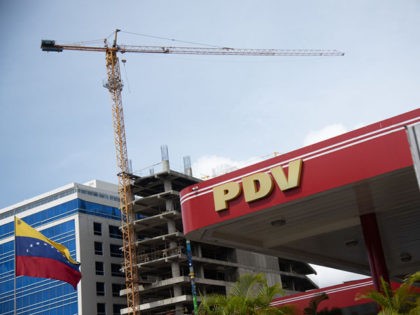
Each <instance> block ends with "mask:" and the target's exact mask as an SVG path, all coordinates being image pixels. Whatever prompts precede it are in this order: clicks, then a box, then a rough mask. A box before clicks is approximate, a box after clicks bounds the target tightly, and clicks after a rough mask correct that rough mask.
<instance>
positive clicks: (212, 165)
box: [192, 155, 262, 179]
mask: <svg viewBox="0 0 420 315" xmlns="http://www.w3.org/2000/svg"><path fill="white" fill-rule="evenodd" d="M261 159H262V158H255V157H253V158H250V159H247V160H245V161H235V160H232V159H231V158H228V157H224V156H219V155H205V156H202V157H200V158H198V159H197V161H195V162H194V163H193V164H192V169H193V175H194V176H195V177H197V178H203V179H204V178H209V177H215V176H218V175H222V174H226V173H229V172H232V171H234V170H237V169H239V168H242V167H245V166H247V165H250V164H253V163H257V162H258V161H260V160H261Z"/></svg>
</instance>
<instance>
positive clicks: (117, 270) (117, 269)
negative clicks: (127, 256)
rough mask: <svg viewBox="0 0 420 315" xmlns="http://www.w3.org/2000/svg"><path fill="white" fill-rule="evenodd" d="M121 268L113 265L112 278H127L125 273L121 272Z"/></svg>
mask: <svg viewBox="0 0 420 315" xmlns="http://www.w3.org/2000/svg"><path fill="white" fill-rule="evenodd" d="M120 268H121V266H120V265H118V264H111V276H114V277H125V275H124V273H123V272H121V270H120Z"/></svg>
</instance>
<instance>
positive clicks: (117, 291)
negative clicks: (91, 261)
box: [112, 283, 125, 296]
mask: <svg viewBox="0 0 420 315" xmlns="http://www.w3.org/2000/svg"><path fill="white" fill-rule="evenodd" d="M124 289H125V287H124V285H123V284H121V283H113V284H112V296H120V291H121V290H124Z"/></svg>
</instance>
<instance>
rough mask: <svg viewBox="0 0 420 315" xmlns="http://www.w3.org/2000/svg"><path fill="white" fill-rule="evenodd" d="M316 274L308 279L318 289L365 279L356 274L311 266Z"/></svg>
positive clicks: (363, 276)
mask: <svg viewBox="0 0 420 315" xmlns="http://www.w3.org/2000/svg"><path fill="white" fill-rule="evenodd" d="M311 266H312V267H313V268H314V269H315V270H316V272H317V275H309V278H310V279H311V280H312V281H314V282H315V283H316V284H317V285H318V286H319V287H320V288H325V287H328V286H331V285H336V284H342V283H344V282H346V281H352V280H359V279H364V278H367V276H365V275H360V274H357V273H352V272H347V271H342V270H338V269H333V268H327V267H323V266H318V265H311Z"/></svg>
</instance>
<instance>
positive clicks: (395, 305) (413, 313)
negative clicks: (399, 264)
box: [357, 271, 420, 315]
mask: <svg viewBox="0 0 420 315" xmlns="http://www.w3.org/2000/svg"><path fill="white" fill-rule="evenodd" d="M419 281H420V271H418V272H416V273H414V274H412V275H410V276H408V277H407V278H406V279H405V280H404V281H403V283H402V284H401V286H400V287H399V288H397V289H395V290H394V291H393V290H392V288H391V286H390V285H389V283H388V282H386V281H385V280H384V279H381V288H382V290H381V291H376V290H372V291H369V292H367V293H365V294H361V295H358V296H357V299H371V300H373V301H374V302H376V304H378V305H379V306H380V307H381V311H380V312H379V313H378V315H420V291H419V288H416V287H415V286H414V284H415V283H416V282H419Z"/></svg>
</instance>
